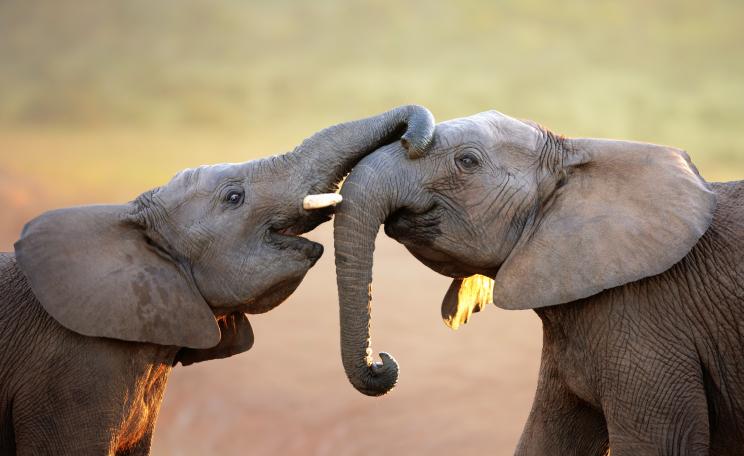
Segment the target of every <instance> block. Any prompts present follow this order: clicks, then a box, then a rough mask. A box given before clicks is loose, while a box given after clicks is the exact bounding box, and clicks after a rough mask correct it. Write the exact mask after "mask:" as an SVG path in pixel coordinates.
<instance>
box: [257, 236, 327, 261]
mask: <svg viewBox="0 0 744 456" xmlns="http://www.w3.org/2000/svg"><path fill="white" fill-rule="evenodd" d="M284 232H286V230H285V231H284ZM269 239H270V241H271V243H272V244H274V245H275V246H277V247H279V248H281V249H287V248H289V249H292V250H297V251H299V252H302V253H303V254H304V255H305V256H307V257H308V259H310V260H311V261H312V262H313V264H315V262H316V261H318V259H319V258H320V257H321V255H323V246H322V245H321V244H318V243H317V242H313V241H311V240H309V239H305V238H303V237H300V236H296V235H288V234H283V232H282V231H269Z"/></svg>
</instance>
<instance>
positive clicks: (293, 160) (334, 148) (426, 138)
mask: <svg viewBox="0 0 744 456" xmlns="http://www.w3.org/2000/svg"><path fill="white" fill-rule="evenodd" d="M433 134H434V116H432V114H431V112H429V110H428V109H426V108H424V107H422V106H418V105H405V106H399V107H397V108H394V109H391V110H390V111H387V112H384V113H382V114H379V115H377V116H373V117H368V118H366V119H361V120H355V121H351V122H345V123H341V124H338V125H334V126H332V127H328V128H326V129H324V130H322V131H320V132H318V133H316V134H314V135H313V136H311V137H310V138H307V139H306V140H305V141H303V142H302V144H300V145H299V146H297V148H296V149H295V150H294V151H292V152H290V153H288V154H286V155H284V156H283V157H284V160H286V161H288V162H289V166H290V167H291V168H292V169H297V170H300V172H301V175H302V176H303V177H302V180H303V182H308V183H309V185H306V186H304V187H305V188H303V191H306V192H307V193H327V192H334V191H336V190H337V186H338V184H339V183H340V182H341V179H342V178H343V177H344V175H346V174H347V173H348V172H349V171H351V169H352V168H353V167H354V165H356V164H357V162H359V160H361V159H362V158H364V157H365V156H366V155H367V154H369V153H370V152H372V151H373V150H375V149H377V148H379V147H381V146H383V145H385V144H388V143H391V142H393V141H395V140H396V139H398V138H400V139H401V143H402V144H403V146H404V147H405V148H406V150H407V151H408V156H409V157H410V158H418V157H420V156H421V155H422V154H423V153H424V151H425V150H426V148H427V147H428V146H429V143H430V142H431V140H432V136H433ZM305 176H308V177H305ZM302 196H305V195H302Z"/></svg>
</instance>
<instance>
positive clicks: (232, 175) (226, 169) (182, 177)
mask: <svg viewBox="0 0 744 456" xmlns="http://www.w3.org/2000/svg"><path fill="white" fill-rule="evenodd" d="M244 174H245V173H244V172H243V164H233V163H222V164H218V165H203V166H199V167H197V168H189V169H185V170H183V171H181V172H179V173H178V174H176V175H175V176H173V178H172V179H171V180H170V181H169V182H168V183H167V184H166V185H165V186H163V187H161V188H160V190H159V191H158V196H159V197H160V198H161V199H164V200H171V199H182V198H183V197H184V196H185V195H188V194H191V193H211V192H213V191H215V190H216V189H217V188H218V187H219V186H220V185H221V184H223V183H225V182H228V181H235V180H239V179H242V178H243V177H245V176H244Z"/></svg>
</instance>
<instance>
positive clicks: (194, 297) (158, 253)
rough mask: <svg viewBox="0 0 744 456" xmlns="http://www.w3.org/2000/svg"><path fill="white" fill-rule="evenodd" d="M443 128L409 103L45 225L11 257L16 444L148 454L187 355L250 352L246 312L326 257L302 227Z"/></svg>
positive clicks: (7, 266) (2, 442)
mask: <svg viewBox="0 0 744 456" xmlns="http://www.w3.org/2000/svg"><path fill="white" fill-rule="evenodd" d="M433 131H434V119H433V117H432V115H431V113H430V112H429V111H428V110H426V109H425V108H423V107H420V106H413V105H409V106H401V107H398V108H395V109H392V110H390V111H388V112H386V113H383V114H380V115H377V116H373V117H370V118H367V119H361V120H357V121H351V122H345V123H341V124H338V125H335V126H332V127H329V128H326V129H325V130H322V131H320V132H318V133H316V134H314V135H313V136H311V137H310V138H308V139H306V140H305V141H304V142H303V143H302V144H300V145H299V146H298V147H296V148H295V149H294V150H293V151H292V152H289V153H286V154H283V155H274V156H270V157H266V158H263V159H258V160H253V161H249V162H245V163H236V164H218V165H211V166H201V167H199V168H194V169H187V170H184V171H182V172H180V173H178V174H177V175H176V176H175V177H174V178H173V179H171V181H170V182H168V183H167V184H166V185H163V186H161V187H158V188H155V189H152V190H149V191H146V192H144V193H142V194H140V195H139V196H138V197H137V198H135V199H134V200H133V201H131V202H129V203H127V204H118V205H90V206H80V207H72V208H64V209H57V210H53V211H49V212H46V213H44V214H42V215H40V216H39V217H37V218H35V219H33V220H31V221H30V222H29V223H27V224H26V226H25V228H24V229H23V232H22V233H21V236H20V239H19V240H18V241H17V242H16V243H15V252H14V254H5V253H3V254H0V454H2V455H6V454H7V455H10V454H34V455H36V454H50V455H76V456H77V455H86V454H90V455H101V454H107V455H113V454H117V455H118V454H131V455H134V454H137V455H139V454H148V453H149V448H150V441H151V438H152V433H153V429H154V424H155V420H156V418H157V414H158V410H159V407H160V403H161V401H162V398H163V392H164V389H165V385H166V382H167V379H168V375H169V373H170V371H171V368H172V366H174V365H176V364H177V363H179V362H180V363H181V364H183V365H184V366H186V365H189V364H193V363H196V362H201V361H206V360H211V359H217V358H226V357H229V356H233V355H236V354H239V353H242V352H245V351H247V350H249V349H250V348H251V347H252V345H253V330H252V328H251V325H250V323H249V321H248V317H247V316H246V314H259V313H264V312H267V311H269V310H271V309H273V308H274V307H276V306H277V305H279V304H281V303H282V302H283V301H284V300H285V299H286V298H287V297H288V296H289V295H290V294H292V292H294V290H295V289H296V288H297V286H299V284H300V282H301V281H302V280H303V278H304V277H305V274H306V273H307V271H308V270H309V269H310V268H311V267H312V266H313V265H314V264H315V262H316V261H317V260H318V258H320V256H321V254H322V253H323V247H322V245H320V244H317V243H315V242H312V241H310V240H308V239H305V238H302V237H301V236H300V235H301V234H304V233H306V232H308V231H310V230H312V229H313V228H315V227H316V226H317V225H319V224H320V223H323V222H325V221H327V220H329V219H330V217H331V215H332V214H333V208H332V207H330V206H332V204H334V202H337V201H338V195H335V194H334V193H333V192H335V191H336V190H337V189H338V185H339V183H340V181H341V179H342V178H343V177H344V175H345V174H347V173H348V172H349V171H350V170H351V168H352V167H353V166H354V165H355V164H356V163H357V162H358V161H359V160H360V159H361V158H362V157H364V156H365V155H366V154H368V153H369V152H371V151H373V150H375V149H376V148H377V147H380V146H382V145H384V144H388V143H390V142H391V141H395V140H397V139H400V140H401V141H402V142H403V143H405V144H406V146H407V148H408V149H409V152H410V154H411V156H412V157H415V156H416V155H417V154H418V152H419V151H420V150H423V148H425V146H426V145H428V144H429V143H430V141H431V139H432V135H433ZM318 194H320V195H318ZM307 196H311V202H312V201H315V202H314V203H312V204H309V205H308V204H306V200H307V198H306V197H307ZM319 197H320V199H318V198H319ZM318 201H320V203H319V202H318ZM324 201H325V202H324Z"/></svg>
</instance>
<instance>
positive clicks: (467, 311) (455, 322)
mask: <svg viewBox="0 0 744 456" xmlns="http://www.w3.org/2000/svg"><path fill="white" fill-rule="evenodd" d="M492 303H493V279H491V278H489V277H486V276H482V275H478V274H476V275H473V276H470V277H468V278H467V279H463V281H462V284H461V285H460V290H459V291H458V293H457V311H456V312H455V313H454V315H450V316H449V317H447V318H445V319H444V324H445V325H447V326H448V327H449V328H450V329H453V330H455V331H456V330H457V329H458V328H459V327H460V325H461V324H462V325H464V324H465V323H467V322H468V320H469V319H470V316H471V315H472V314H473V313H475V312H480V310H481V309H483V308H484V307H485V306H486V304H492Z"/></svg>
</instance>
